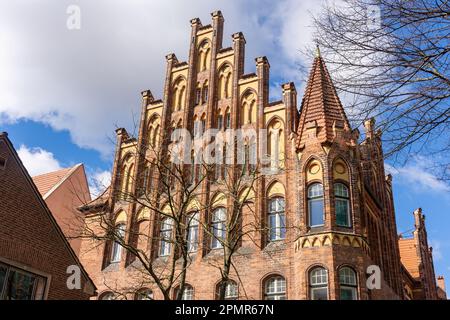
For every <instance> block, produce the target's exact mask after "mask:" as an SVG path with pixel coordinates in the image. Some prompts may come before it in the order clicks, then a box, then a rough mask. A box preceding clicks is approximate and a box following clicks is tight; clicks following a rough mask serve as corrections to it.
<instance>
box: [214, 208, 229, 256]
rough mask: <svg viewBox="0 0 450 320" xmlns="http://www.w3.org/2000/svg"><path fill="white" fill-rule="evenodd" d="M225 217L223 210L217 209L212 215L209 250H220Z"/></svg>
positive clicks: (223, 234)
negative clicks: (211, 235)
mask: <svg viewBox="0 0 450 320" xmlns="http://www.w3.org/2000/svg"><path fill="white" fill-rule="evenodd" d="M226 221H227V215H226V211H225V208H217V209H215V210H214V212H213V214H212V221H211V229H212V230H211V233H212V234H213V237H212V241H211V248H212V249H218V248H222V242H223V241H224V240H225V236H226V235H225V232H226V225H225V224H226Z"/></svg>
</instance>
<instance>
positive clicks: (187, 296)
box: [175, 283, 194, 300]
mask: <svg viewBox="0 0 450 320" xmlns="http://www.w3.org/2000/svg"><path fill="white" fill-rule="evenodd" d="M179 291H180V287H177V289H176V290H175V297H176V296H178V292H179ZM181 300H194V288H193V287H192V286H191V285H190V284H187V283H186V284H185V285H184V290H183V294H182V295H181Z"/></svg>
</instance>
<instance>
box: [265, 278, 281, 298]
mask: <svg viewBox="0 0 450 320" xmlns="http://www.w3.org/2000/svg"><path fill="white" fill-rule="evenodd" d="M264 299H265V300H285V299H286V280H285V279H284V278H283V277H281V276H273V277H271V278H269V279H267V280H266V283H265V288H264Z"/></svg>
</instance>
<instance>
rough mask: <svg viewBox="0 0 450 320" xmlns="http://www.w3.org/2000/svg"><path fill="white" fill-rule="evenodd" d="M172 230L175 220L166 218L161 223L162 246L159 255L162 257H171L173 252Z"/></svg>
mask: <svg viewBox="0 0 450 320" xmlns="http://www.w3.org/2000/svg"><path fill="white" fill-rule="evenodd" d="M172 229H173V220H172V219H171V218H165V219H164V220H162V222H161V229H160V232H159V235H160V246H159V255H160V256H161V257H164V256H168V255H170V251H171V247H172V245H171V242H172Z"/></svg>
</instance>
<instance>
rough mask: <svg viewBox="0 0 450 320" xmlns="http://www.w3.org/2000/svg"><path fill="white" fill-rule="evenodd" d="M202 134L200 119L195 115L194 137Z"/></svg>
mask: <svg viewBox="0 0 450 320" xmlns="http://www.w3.org/2000/svg"><path fill="white" fill-rule="evenodd" d="M199 135H200V121H199V120H198V117H197V116H195V117H194V138H196V137H198V136H199Z"/></svg>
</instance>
